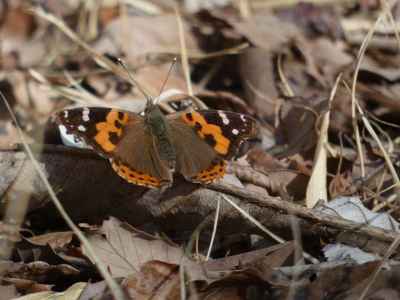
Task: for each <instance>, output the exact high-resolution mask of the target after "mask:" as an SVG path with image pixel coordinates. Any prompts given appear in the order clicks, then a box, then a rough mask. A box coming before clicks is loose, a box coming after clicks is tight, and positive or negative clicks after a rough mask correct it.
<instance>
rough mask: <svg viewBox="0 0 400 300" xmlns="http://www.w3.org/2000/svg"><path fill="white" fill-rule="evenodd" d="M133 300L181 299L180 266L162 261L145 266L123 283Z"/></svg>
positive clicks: (148, 263) (147, 263)
mask: <svg viewBox="0 0 400 300" xmlns="http://www.w3.org/2000/svg"><path fill="white" fill-rule="evenodd" d="M122 286H123V287H124V288H125V289H126V290H127V292H128V294H129V296H130V297H131V299H139V300H141V299H143V300H144V299H157V300H158V299H160V300H161V299H180V278H179V266H177V265H172V264H167V263H164V262H160V261H149V262H146V263H145V264H143V265H142V266H141V268H140V270H139V272H138V273H136V274H132V275H130V276H128V278H126V279H124V281H123V282H122Z"/></svg>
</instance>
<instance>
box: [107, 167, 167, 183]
mask: <svg viewBox="0 0 400 300" xmlns="http://www.w3.org/2000/svg"><path fill="white" fill-rule="evenodd" d="M111 165H112V167H113V169H114V171H115V172H116V173H117V174H118V175H119V176H121V177H122V178H123V179H125V180H126V181H128V182H129V183H133V184H137V185H142V186H146V187H150V188H158V187H160V186H161V181H160V180H159V179H157V178H155V177H153V176H150V175H147V174H144V173H143V172H140V171H135V170H133V169H131V168H129V167H128V166H126V165H123V164H121V163H117V162H115V161H114V162H112V163H111Z"/></svg>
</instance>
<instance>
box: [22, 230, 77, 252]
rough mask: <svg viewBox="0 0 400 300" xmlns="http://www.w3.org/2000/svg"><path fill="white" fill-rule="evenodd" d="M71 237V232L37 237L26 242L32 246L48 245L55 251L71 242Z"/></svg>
mask: <svg viewBox="0 0 400 300" xmlns="http://www.w3.org/2000/svg"><path fill="white" fill-rule="evenodd" d="M72 237H73V232H72V231H62V232H50V233H46V234H42V235H37V236H34V237H31V238H27V240H28V241H29V242H31V243H32V244H34V245H39V246H45V245H49V246H50V247H51V248H52V249H53V250H56V249H58V248H62V247H64V246H65V245H67V244H69V243H70V242H71V241H72Z"/></svg>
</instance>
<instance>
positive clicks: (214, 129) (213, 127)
mask: <svg viewBox="0 0 400 300" xmlns="http://www.w3.org/2000/svg"><path fill="white" fill-rule="evenodd" d="M181 120H182V121H183V122H184V123H185V124H187V125H189V126H190V127H191V128H192V129H193V130H194V131H195V132H196V133H197V135H198V136H199V137H200V138H201V139H202V140H203V141H205V142H206V143H207V144H208V145H210V146H211V147H212V148H213V149H214V150H215V152H217V153H218V155H220V156H221V157H223V158H225V159H230V158H232V157H233V156H234V155H236V154H237V150H238V147H239V145H240V143H241V142H243V141H244V140H246V139H249V138H254V137H256V136H257V123H256V121H255V120H254V119H253V118H251V117H250V116H248V115H244V114H239V113H234V112H228V111H222V110H199V111H192V112H187V113H182V114H181Z"/></svg>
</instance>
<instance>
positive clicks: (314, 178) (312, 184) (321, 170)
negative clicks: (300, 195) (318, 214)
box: [306, 111, 330, 208]
mask: <svg viewBox="0 0 400 300" xmlns="http://www.w3.org/2000/svg"><path fill="white" fill-rule="evenodd" d="M329 116H330V111H328V112H326V113H325V114H324V116H323V119H322V124H321V129H320V136H319V140H318V145H317V149H316V150H315V157H314V166H313V170H312V173H311V177H310V181H309V182H308V186H307V192H306V206H307V207H308V208H313V207H314V206H315V205H316V204H317V203H318V202H319V201H323V202H327V201H328V192H327V183H326V182H327V178H326V176H327V166H326V161H327V158H328V154H327V151H328V150H327V146H328V128H329Z"/></svg>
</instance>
